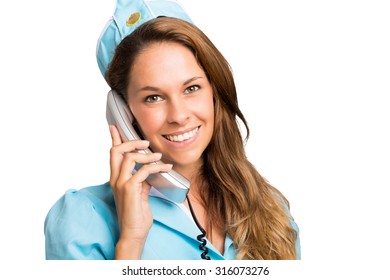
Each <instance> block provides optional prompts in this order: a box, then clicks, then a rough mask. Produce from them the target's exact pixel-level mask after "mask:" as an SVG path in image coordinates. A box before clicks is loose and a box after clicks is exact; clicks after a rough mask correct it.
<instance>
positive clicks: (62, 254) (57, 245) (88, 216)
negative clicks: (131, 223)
mask: <svg viewBox="0 0 390 280" xmlns="http://www.w3.org/2000/svg"><path fill="white" fill-rule="evenodd" d="M101 208H102V206H101V205H99V203H94V201H93V199H91V197H89V196H88V195H86V194H85V193H83V192H80V191H76V190H69V191H67V192H66V193H65V194H64V195H63V196H62V197H61V198H60V199H59V200H58V201H57V202H56V203H55V204H54V206H53V207H52V208H51V209H50V211H49V213H48V214H47V216H46V219H45V224H44V233H45V250H46V259H48V260H87V259H88V260H103V259H113V258H114V254H115V244H116V241H115V237H114V234H113V229H112V228H111V227H112V223H110V222H109V221H107V219H106V218H107V217H105V216H104V215H102V214H101V213H102V212H104V210H105V209H101Z"/></svg>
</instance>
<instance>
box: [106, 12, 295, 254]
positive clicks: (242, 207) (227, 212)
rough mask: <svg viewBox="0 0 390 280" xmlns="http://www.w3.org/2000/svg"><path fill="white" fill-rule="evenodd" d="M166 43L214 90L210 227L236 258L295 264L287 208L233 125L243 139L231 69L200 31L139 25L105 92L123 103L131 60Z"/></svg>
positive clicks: (181, 24) (206, 173) (165, 22)
mask: <svg viewBox="0 0 390 280" xmlns="http://www.w3.org/2000/svg"><path fill="white" fill-rule="evenodd" d="M166 41H168V42H177V43H179V44H182V45H183V46H185V47H187V48H188V49H189V50H191V51H192V53H193V54H194V56H195V57H196V59H197V61H198V63H199V65H200V66H201V67H202V69H203V70H204V71H205V73H206V75H207V78H208V79H209V81H210V83H211V85H212V88H213V94H214V114H215V124H214V133H213V137H212V139H211V142H210V143H209V145H208V147H207V149H206V150H205V152H204V153H203V159H204V164H203V170H201V173H202V174H201V175H203V176H202V177H203V179H204V182H203V185H204V186H205V187H204V188H202V190H204V191H203V193H201V196H202V198H203V200H204V202H205V205H207V211H208V216H209V221H210V223H212V224H214V225H215V226H217V227H219V228H222V229H223V230H224V232H225V233H226V234H228V235H229V236H230V237H231V238H232V239H233V242H234V245H235V249H236V251H237V256H236V257H237V259H269V260H276V259H296V258H297V255H296V248H295V240H296V237H297V233H296V231H295V230H294V229H293V228H292V226H291V224H290V219H291V217H290V216H289V215H288V212H289V211H288V209H289V203H288V201H287V200H286V198H285V197H284V196H283V195H282V194H281V193H280V192H279V191H278V190H277V189H276V188H274V187H273V186H271V185H270V184H269V183H268V182H267V181H266V180H265V179H264V178H263V177H262V176H261V175H260V174H259V173H258V172H257V170H256V169H255V168H254V166H253V165H252V164H251V163H250V162H249V161H248V159H247V157H246V154H245V147H244V139H243V137H242V134H241V132H240V126H239V123H238V121H239V120H240V121H241V122H242V124H243V125H244V126H245V129H246V132H247V134H246V138H248V137H249V127H248V124H247V121H246V120H245V117H244V115H243V114H242V112H241V110H240V108H239V106H238V100H237V93H236V87H235V83H234V79H233V75H232V72H231V68H230V66H229V64H228V62H227V61H226V60H225V58H224V57H223V55H222V54H221V53H220V52H219V51H218V49H217V48H216V47H215V46H214V45H213V43H212V42H211V41H210V40H209V39H208V38H207V36H206V35H205V34H204V33H203V32H202V31H201V30H199V29H198V28H197V27H196V26H194V25H192V24H190V23H187V22H185V21H183V20H180V19H174V18H167V17H162V18H157V19H154V20H150V21H148V22H146V23H144V24H143V25H141V26H140V27H138V28H137V29H136V30H135V31H134V32H133V33H131V34H130V35H129V36H127V37H126V38H124V39H123V40H122V42H121V43H120V44H119V45H118V47H117V49H116V52H115V55H114V58H113V60H112V62H111V63H110V66H109V68H108V71H107V74H106V79H107V81H108V83H109V85H110V87H111V88H112V89H114V90H116V91H117V92H119V93H120V94H122V96H123V97H124V98H125V100H127V87H128V84H129V82H130V79H131V77H130V76H129V75H130V74H129V73H130V71H131V67H132V65H133V62H134V60H135V58H136V57H137V55H138V54H139V53H140V52H141V51H142V50H143V49H144V48H145V47H147V46H148V45H149V44H151V43H156V42H166ZM210 223H209V225H210Z"/></svg>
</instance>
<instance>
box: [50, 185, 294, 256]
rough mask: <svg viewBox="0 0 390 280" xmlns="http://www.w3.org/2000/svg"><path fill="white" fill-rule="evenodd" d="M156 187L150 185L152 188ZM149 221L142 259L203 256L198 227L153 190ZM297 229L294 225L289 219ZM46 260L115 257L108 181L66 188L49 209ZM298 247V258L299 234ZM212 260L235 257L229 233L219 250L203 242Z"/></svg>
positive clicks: (115, 221)
mask: <svg viewBox="0 0 390 280" xmlns="http://www.w3.org/2000/svg"><path fill="white" fill-rule="evenodd" d="M152 190H154V189H152ZM149 203H150V206H151V209H152V213H153V225H152V227H151V229H150V231H149V234H148V237H147V239H146V242H145V246H144V250H143V253H142V257H141V258H142V259H144V260H148V259H149V260H157V259H164V260H179V259H180V260H196V259H201V257H200V255H201V253H202V251H201V250H200V249H199V244H200V242H199V241H198V240H197V239H196V237H197V236H198V235H199V234H200V231H199V229H198V227H197V226H196V224H195V223H194V221H193V219H192V217H191V215H190V213H189V211H188V210H187V209H186V208H185V207H184V205H180V204H176V203H173V202H171V201H169V200H167V199H164V198H162V197H161V196H159V195H158V192H157V191H155V190H154V192H152V194H151V195H150V196H149ZM292 224H293V226H294V228H295V229H296V230H297V231H298V228H297V226H296V224H295V223H294V222H293V221H292ZM44 231H45V246H46V259H61V260H66V259H75V260H76V259H77V260H82V259H88V260H91V259H92V260H104V259H109V260H110V259H114V256H115V246H116V243H117V241H118V239H119V225H118V219H117V214H116V209H115V201H114V196H113V193H112V191H111V187H110V185H109V183H105V184H103V185H100V186H93V187H87V188H83V189H81V190H78V191H77V190H69V191H67V192H66V193H65V194H64V195H63V196H62V197H61V198H60V199H59V200H58V201H57V202H56V203H55V204H54V206H53V207H52V208H51V209H50V211H49V213H48V215H47V217H46V220H45V226H44ZM296 246H297V252H298V256H299V257H300V246H299V238H298V239H297V243H296ZM207 248H208V249H209V253H208V255H209V256H210V258H211V259H212V260H224V259H227V260H233V259H235V256H236V254H235V250H234V246H233V241H232V239H231V238H230V237H229V236H226V238H225V248H224V254H223V255H221V254H220V253H219V251H218V250H217V249H215V248H214V247H213V246H212V244H211V243H210V242H207Z"/></svg>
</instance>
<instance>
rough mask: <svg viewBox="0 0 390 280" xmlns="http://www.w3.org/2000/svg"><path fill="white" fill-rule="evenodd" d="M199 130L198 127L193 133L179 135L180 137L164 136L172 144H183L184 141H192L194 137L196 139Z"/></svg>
mask: <svg viewBox="0 0 390 280" xmlns="http://www.w3.org/2000/svg"><path fill="white" fill-rule="evenodd" d="M198 130H199V127H196V128H195V129H193V130H191V131H188V132H186V133H183V134H179V135H164V137H165V138H166V139H168V140H169V141H171V142H183V141H186V140H188V139H191V138H192V137H194V136H195V135H196V133H197V132H198Z"/></svg>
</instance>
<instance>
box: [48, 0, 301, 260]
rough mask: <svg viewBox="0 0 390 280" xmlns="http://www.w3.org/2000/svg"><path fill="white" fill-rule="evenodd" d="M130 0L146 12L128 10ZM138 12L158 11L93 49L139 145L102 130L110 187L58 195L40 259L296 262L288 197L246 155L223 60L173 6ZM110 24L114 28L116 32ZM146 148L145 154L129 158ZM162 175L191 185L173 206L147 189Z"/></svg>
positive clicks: (163, 3)
mask: <svg viewBox="0 0 390 280" xmlns="http://www.w3.org/2000/svg"><path fill="white" fill-rule="evenodd" d="M135 2H137V3H138V2H142V3H144V4H145V2H143V1H131V3H127V5H128V6H131V7H132V5H133V3H135ZM142 3H138V4H142ZM122 4H123V3H122ZM148 5H149V6H148V9H147V11H150V10H153V8H156V7H158V9H157V8H156V14H155V15H154V17H153V18H147V17H145V18H147V20H142V19H143V18H142V15H144V13H143V12H140V15H141V19H137V21H136V22H135V23H134V22H133V21H134V20H133V18H132V20H131V27H134V29H131V30H130V31H128V33H127V34H128V35H127V36H126V37H124V38H123V39H121V40H120V42H118V45H117V46H116V44H114V46H115V52H114V51H113V50H111V49H109V48H108V49H107V48H102V50H100V52H98V58H100V57H101V56H103V61H105V58H107V57H109V55H108V54H107V53H111V51H112V52H114V55H113V57H110V58H109V59H108V62H107V61H106V62H107V63H100V64H99V65H100V69H101V71H102V73H103V75H104V77H105V78H106V81H107V82H108V84H109V86H110V87H111V89H112V90H113V91H115V92H117V93H118V94H119V95H120V96H121V97H122V98H123V100H125V101H126V103H127V106H128V108H129V109H130V111H131V113H132V114H133V116H134V124H133V125H135V126H136V127H137V128H138V130H139V132H140V133H141V135H142V137H143V138H144V139H145V140H130V141H125V140H124V139H123V138H121V134H120V131H119V130H118V128H117V127H116V126H110V132H111V137H112V148H111V152H110V156H111V159H110V167H111V175H110V182H109V183H106V184H104V185H101V186H94V187H88V188H84V189H81V190H79V191H72V192H67V193H66V194H65V195H64V196H63V197H62V198H61V199H60V200H59V201H58V202H57V203H56V204H55V205H54V206H53V208H52V209H51V210H50V212H49V214H48V216H47V219H46V222H45V233H46V256H47V258H48V259H114V258H115V259H200V258H205V259H213V260H218V259H219V260H221V259H269V260H270V259H274V260H279V259H299V258H300V244H299V236H298V227H297V225H296V223H295V222H294V220H293V218H292V217H291V215H290V211H289V203H288V201H287V199H286V198H285V197H284V196H283V194H282V193H280V192H279V191H278V190H277V189H275V188H274V187H273V186H271V185H270V184H269V183H268V182H267V181H266V180H265V179H264V178H263V177H262V176H261V175H260V174H259V173H258V172H257V171H256V169H255V168H254V167H253V165H252V164H251V163H250V162H249V161H248V160H247V157H246V155H245V149H244V139H243V137H242V135H241V133H240V128H239V126H238V122H237V120H240V121H241V122H242V123H243V124H244V125H245V128H246V129H247V135H249V128H248V126H247V122H246V120H245V118H244V116H243V114H242V112H241V110H240V108H239V106H238V101H237V94H236V88H235V84H234V80H233V75H232V73H231V71H230V67H229V64H228V63H227V61H226V60H225V59H224V57H223V56H222V54H221V53H220V52H219V51H218V49H217V48H216V47H215V46H214V45H213V43H212V42H211V41H210V40H209V39H208V38H207V37H206V35H205V34H204V33H203V32H202V31H201V30H199V29H198V28H197V27H196V26H195V25H193V24H192V23H191V22H190V20H189V19H188V17H187V16H185V14H184V15H183V14H182V13H181V12H180V13H179V12H178V11H181V10H178V6H176V2H174V1H151V2H149V4H148ZM153 5H157V6H156V7H154V6H153ZM118 7H123V5H119V6H118ZM135 7H136V8H139V6H137V5H135ZM161 7H164V8H166V10H165V13H163V14H161ZM157 11H158V13H157ZM172 11H175V12H174V13H173V14H172ZM134 13H135V12H132V13H130V17H134V16H133V15H134ZM118 14H120V15H122V14H123V11H122V10H120V12H118ZM160 15H164V17H159V16H160ZM178 15H179V16H178ZM118 18H120V17H119V16H118V17H116V18H115V20H116V22H115V25H114V26H116V27H115V28H117V27H118V26H119V28H122V27H123V26H122V25H121V24H120V22H121V21H120V20H119V19H118ZM122 21H123V23H124V24H126V22H128V19H126V17H124V18H122ZM107 30H110V29H109V28H108V29H107ZM107 30H106V31H105V32H107ZM111 43H112V42H109V43H108V45H110V46H111V47H112V46H113V45H112V44H111ZM102 52H103V54H102ZM146 148H151V150H152V151H153V152H152V153H137V151H138V150H140V149H146ZM160 159H162V160H163V161H164V162H165V163H164V162H163V161H160ZM150 163H155V164H150ZM137 165H142V167H141V168H139V169H137V170H135V167H136V166H137ZM172 168H173V169H174V170H175V171H177V172H179V173H180V174H182V175H183V176H185V177H186V178H187V179H188V180H189V182H190V184H191V187H190V191H189V192H188V195H187V199H186V200H185V201H184V202H183V203H179V202H176V201H172V200H170V199H169V198H168V197H166V196H164V195H163V194H162V193H160V192H159V191H158V189H157V186H151V185H150V184H149V183H147V178H148V176H150V175H153V174H156V173H161V172H162V173H164V172H169V171H170V170H172ZM155 187H156V188H155ZM199 229H200V231H201V234H200V232H199ZM199 236H200V237H199ZM204 236H205V237H206V239H204V238H203V237H204Z"/></svg>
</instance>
